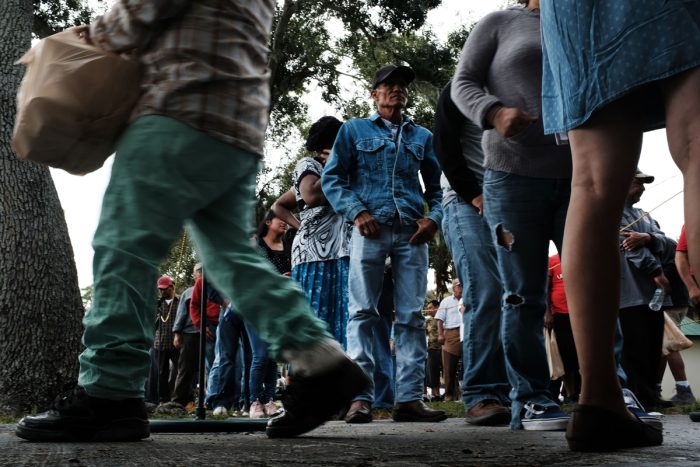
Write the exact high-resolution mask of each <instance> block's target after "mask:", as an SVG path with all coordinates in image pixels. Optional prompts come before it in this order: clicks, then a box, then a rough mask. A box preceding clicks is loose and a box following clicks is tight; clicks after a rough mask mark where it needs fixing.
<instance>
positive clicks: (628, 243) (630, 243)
mask: <svg viewBox="0 0 700 467" xmlns="http://www.w3.org/2000/svg"><path fill="white" fill-rule="evenodd" d="M622 236H623V237H626V238H625V239H624V240H623V241H622V248H624V249H625V250H626V251H634V250H636V249H638V248H641V247H643V246H645V245H646V244H648V243H649V242H651V234H649V233H640V232H622Z"/></svg>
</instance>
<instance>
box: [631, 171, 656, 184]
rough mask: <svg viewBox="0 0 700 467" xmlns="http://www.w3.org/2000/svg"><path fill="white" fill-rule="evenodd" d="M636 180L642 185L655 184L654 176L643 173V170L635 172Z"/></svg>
mask: <svg viewBox="0 0 700 467" xmlns="http://www.w3.org/2000/svg"><path fill="white" fill-rule="evenodd" d="M634 178H635V180H639V181H640V182H642V183H653V182H654V176H653V175H647V174H645V173H643V172H642V171H641V170H639V169H637V170H636V171H635V172H634Z"/></svg>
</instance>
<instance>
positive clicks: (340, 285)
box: [292, 256, 350, 349]
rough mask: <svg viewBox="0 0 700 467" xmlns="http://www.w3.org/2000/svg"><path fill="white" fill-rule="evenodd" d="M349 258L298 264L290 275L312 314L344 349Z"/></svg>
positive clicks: (345, 344)
mask: <svg viewBox="0 0 700 467" xmlns="http://www.w3.org/2000/svg"><path fill="white" fill-rule="evenodd" d="M349 269H350V258H349V257H347V256H345V257H343V258H339V259H331V260H327V261H313V262H310V263H301V264H298V265H296V266H294V267H293V268H292V278H293V279H294V280H296V281H297V282H299V284H300V285H301V288H302V289H303V290H304V293H305V294H306V298H307V300H308V301H309V304H311V308H312V309H313V310H314V315H316V317H317V318H319V319H321V320H323V321H325V322H326V324H327V325H328V330H329V332H330V333H331V335H332V336H333V338H334V339H335V340H337V341H338V342H340V343H341V344H342V346H343V349H345V348H347V339H346V335H345V331H346V329H347V324H348V271H349Z"/></svg>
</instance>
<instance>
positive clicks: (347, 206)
mask: <svg viewBox="0 0 700 467" xmlns="http://www.w3.org/2000/svg"><path fill="white" fill-rule="evenodd" d="M419 171H420V173H421V177H422V179H423V185H424V186H425V192H424V191H423V189H422V188H421V184H420V181H419V179H418V172H419ZM321 183H322V188H323V192H324V194H325V195H326V199H328V201H329V202H330V203H331V206H333V209H335V211H336V212H338V213H340V214H342V215H343V217H345V219H346V220H347V221H348V222H354V221H355V217H356V216H357V215H358V214H359V213H360V212H362V211H368V212H369V213H370V214H371V215H372V216H373V217H374V218H375V219H376V220H377V222H379V223H380V224H391V223H392V221H393V219H394V217H395V216H396V214H397V213H398V215H399V218H400V221H401V224H402V225H412V224H415V222H416V221H417V220H418V219H421V218H423V217H428V218H430V219H432V220H433V221H435V223H436V224H437V226H438V227H439V226H440V225H441V222H442V206H441V205H440V203H441V201H442V192H441V190H440V164H439V163H438V160H437V157H436V156H435V152H434V151H433V138H432V134H431V133H430V131H428V130H426V129H425V128H423V127H421V126H419V125H416V124H415V123H414V122H413V121H412V120H411V119H410V118H408V117H406V116H404V118H403V122H402V123H401V128H400V132H399V136H398V142H395V141H394V139H393V138H392V134H391V130H389V128H387V127H386V125H385V124H384V122H383V120H382V119H381V117H380V116H379V114H378V113H374V114H373V115H372V116H371V117H369V118H355V119H352V120H348V121H347V122H345V123H344V124H343V126H342V127H341V128H340V132H339V133H338V137H337V138H336V140H335V144H334V145H333V151H332V152H331V155H330V156H329V157H328V161H327V162H326V166H325V169H324V170H323V177H322V180H321ZM424 203H427V204H428V214H427V215H426V214H425V204H424Z"/></svg>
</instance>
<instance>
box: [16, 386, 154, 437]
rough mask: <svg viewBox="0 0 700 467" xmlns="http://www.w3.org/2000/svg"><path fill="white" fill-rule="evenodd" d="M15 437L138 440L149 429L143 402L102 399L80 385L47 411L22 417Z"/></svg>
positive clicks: (147, 433) (57, 399) (61, 397)
mask: <svg viewBox="0 0 700 467" xmlns="http://www.w3.org/2000/svg"><path fill="white" fill-rule="evenodd" d="M15 434H16V435H17V436H19V437H20V438H24V439H27V440H30V441H54V442H65V441H137V440H140V439H143V438H148V436H149V434H150V430H149V425H148V415H147V414H146V406H145V404H144V402H143V399H123V400H112V399H101V398H98V397H91V396H89V395H88V394H87V393H86V392H85V389H83V388H82V387H80V386H77V387H75V388H74V389H72V390H70V391H68V392H66V393H64V394H62V395H60V396H58V397H57V398H56V400H55V401H54V403H53V404H52V406H51V409H49V410H48V411H46V412H42V413H39V414H36V415H27V416H26V417H24V418H22V420H20V421H19V423H18V424H17V428H16V430H15Z"/></svg>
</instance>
